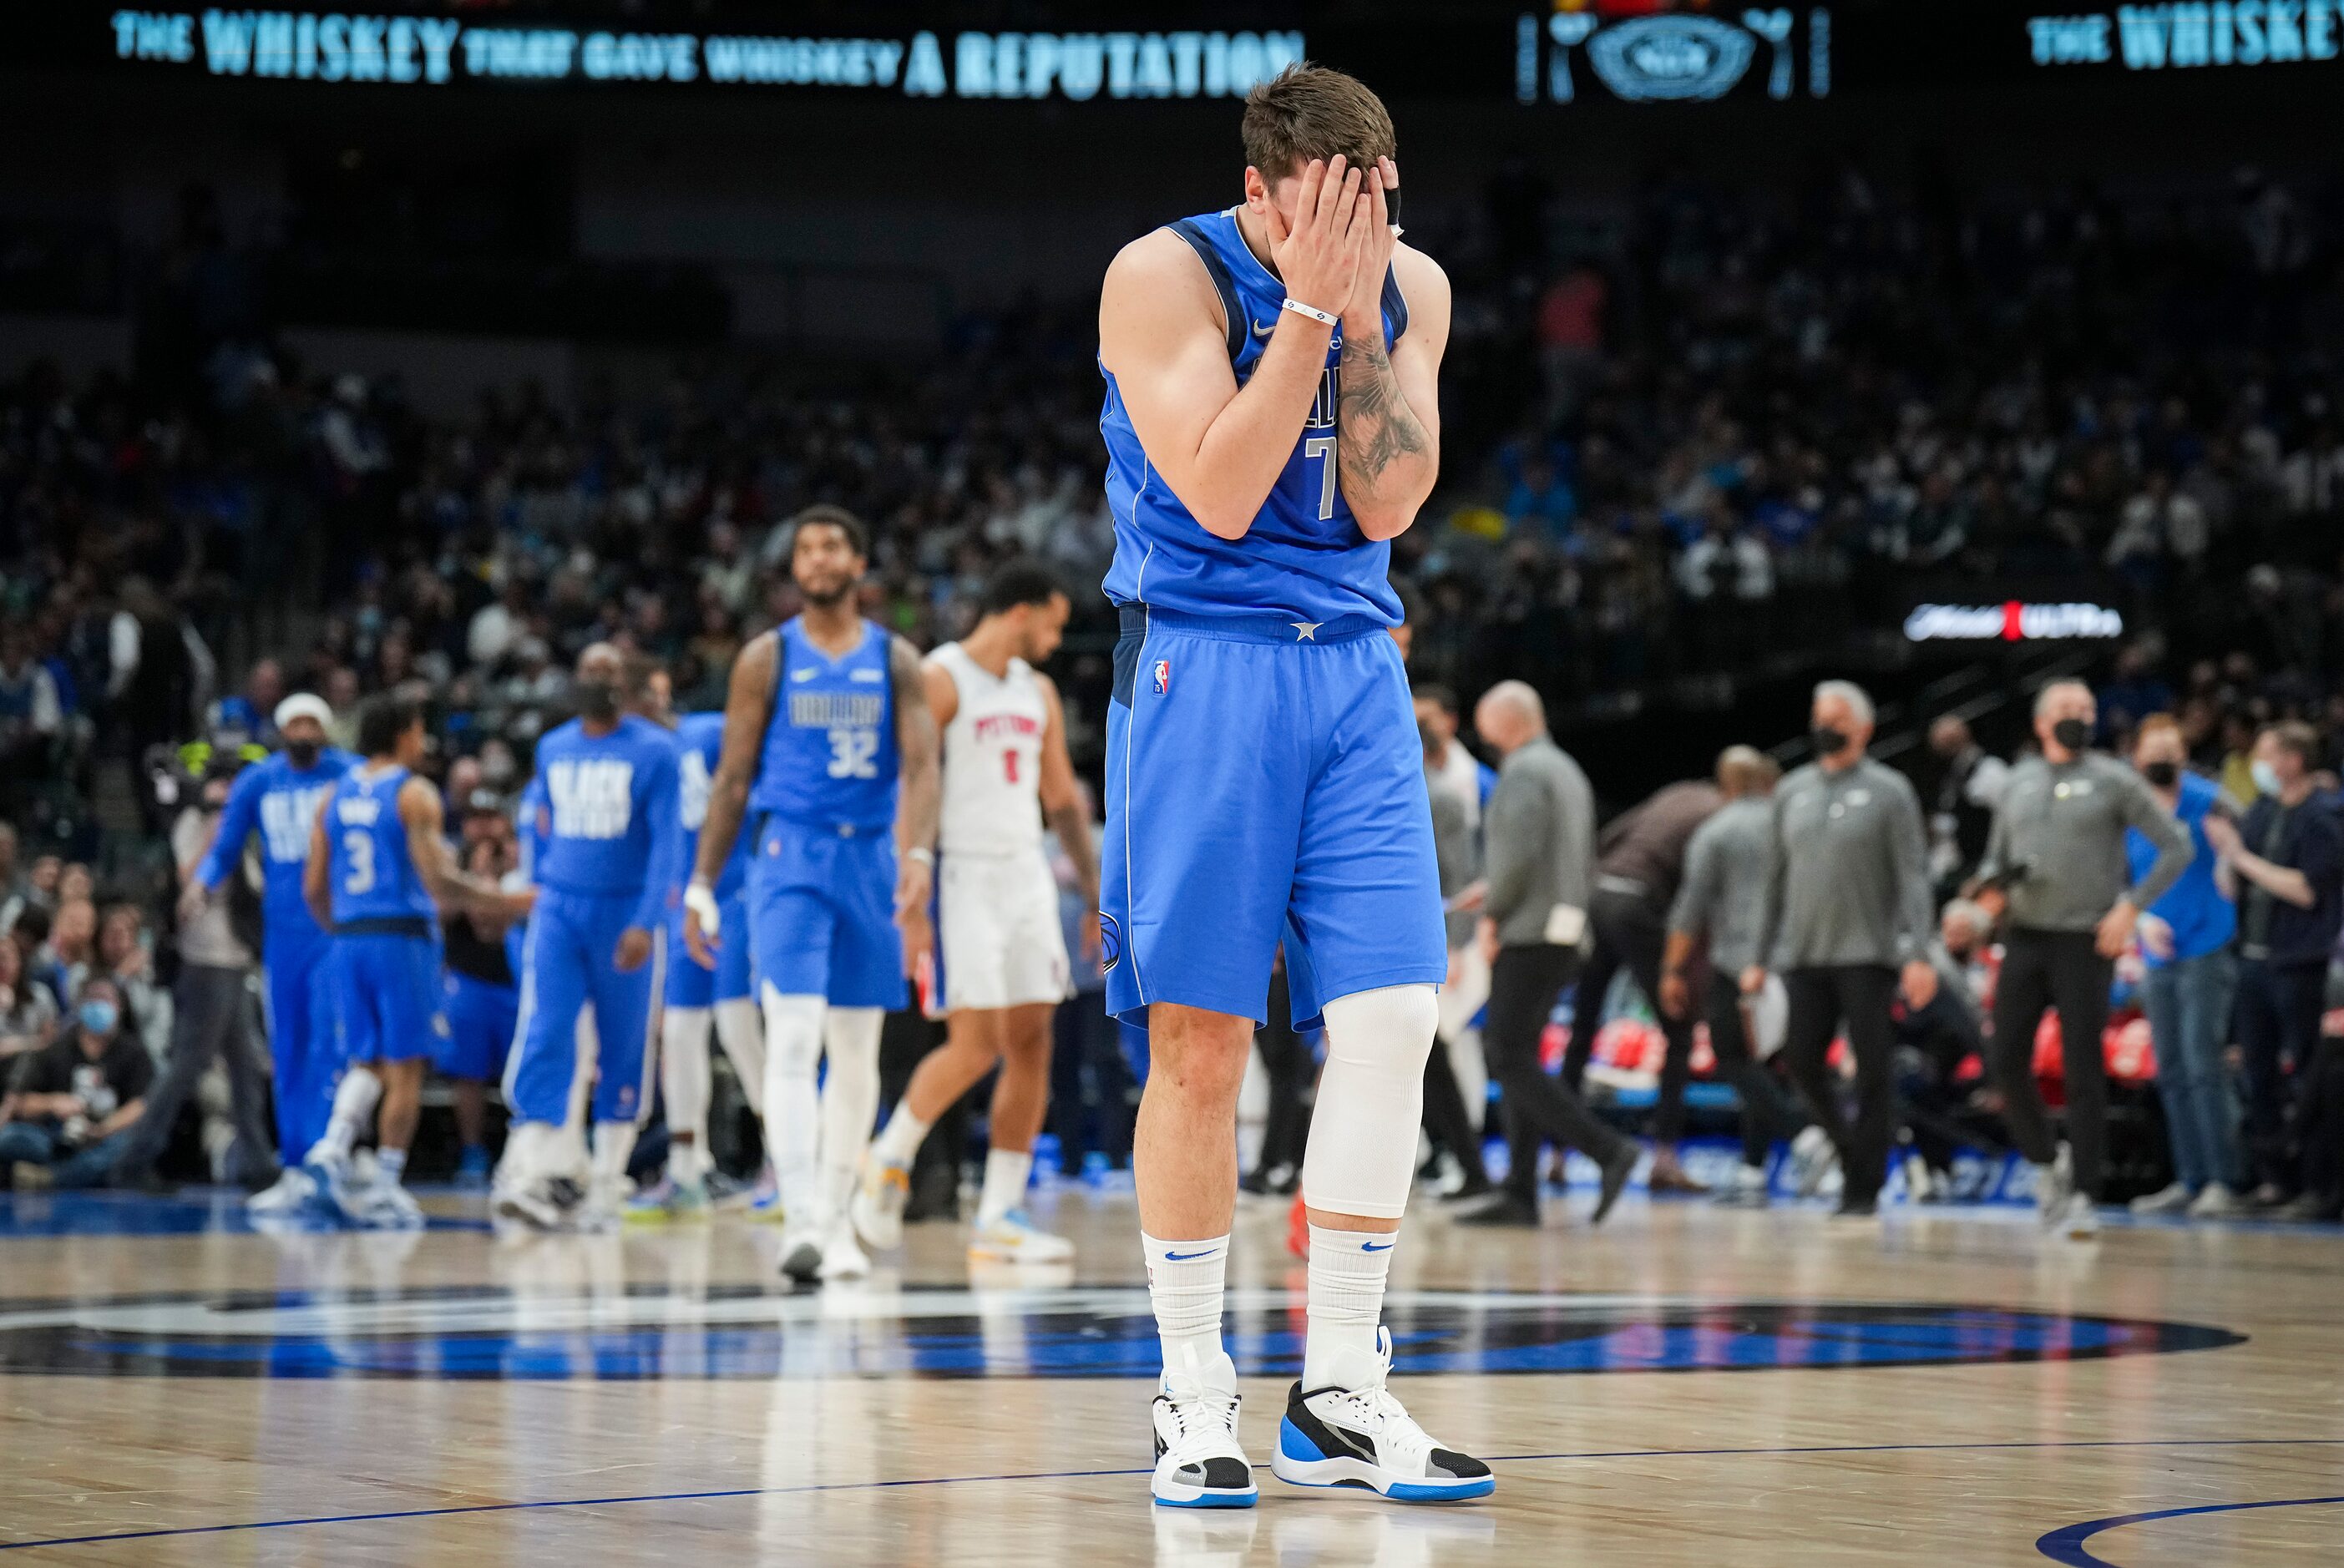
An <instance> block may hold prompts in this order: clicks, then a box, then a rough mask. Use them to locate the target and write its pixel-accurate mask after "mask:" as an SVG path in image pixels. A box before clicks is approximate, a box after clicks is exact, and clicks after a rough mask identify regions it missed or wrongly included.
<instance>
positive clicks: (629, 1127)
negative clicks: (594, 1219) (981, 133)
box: [592, 1121, 636, 1187]
mask: <svg viewBox="0 0 2344 1568" xmlns="http://www.w3.org/2000/svg"><path fill="white" fill-rule="evenodd" d="M635 1131H636V1128H635V1124H634V1123H633V1122H631V1121H598V1122H596V1123H595V1124H594V1155H593V1167H592V1168H593V1172H594V1184H595V1185H596V1186H598V1187H601V1186H606V1185H611V1184H615V1183H617V1182H621V1181H624V1180H625V1179H627V1161H628V1160H629V1159H630V1158H632V1157H633V1155H634V1152H635Z"/></svg>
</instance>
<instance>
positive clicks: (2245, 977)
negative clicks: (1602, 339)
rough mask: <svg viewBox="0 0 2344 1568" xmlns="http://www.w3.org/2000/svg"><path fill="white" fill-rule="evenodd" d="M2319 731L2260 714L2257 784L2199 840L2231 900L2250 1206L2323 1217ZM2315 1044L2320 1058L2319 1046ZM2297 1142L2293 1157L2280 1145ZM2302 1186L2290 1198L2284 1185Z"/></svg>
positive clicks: (2332, 1204)
mask: <svg viewBox="0 0 2344 1568" xmlns="http://www.w3.org/2000/svg"><path fill="white" fill-rule="evenodd" d="M2318 757H2319V736H2318V734H2317V733H2314V731H2313V730H2312V728H2311V726H2310V725H2309V724H2306V723H2294V722H2290V723H2281V724H2272V725H2269V726H2268V727H2267V728H2266V729H2265V730H2264V731H2263V732H2262V733H2261V734H2259V735H2257V736H2256V737H2255V749H2254V754H2253V763H2252V766H2253V768H2254V774H2255V784H2256V785H2257V787H2258V788H2259V789H2260V790H2261V792H2262V793H2261V794H2259V795H2258V797H2257V798H2256V800H2255V804H2253V805H2251V806H2249V807H2248V808H2247V817H2246V820H2245V821H2244V822H2243V823H2239V824H2236V825H2233V824H2231V823H2230V822H2229V821H2228V820H2227V819H2226V818H2221V817H2215V818H2212V819H2210V820H2208V823H2207V824H2206V839H2207V842H2208V843H2209V844H2211V845H2213V846H2214V853H2215V854H2217V855H2220V856H2221V862H2220V864H2219V865H2217V866H2216V867H2215V869H2214V879H2215V881H2216V883H2217V884H2218V885H2220V886H2221V888H2222V890H2223V891H2224V892H2226V893H2229V894H2231V895H2234V896H2236V897H2237V899H2238V959H2239V963H2238V1018H2237V1022H2238V1047H2239V1050H2240V1051H2241V1052H2242V1053H2243V1054H2244V1056H2245V1057H2246V1064H2247V1145H2248V1153H2249V1155H2250V1156H2251V1158H2252V1159H2253V1161H2254V1167H2255V1178H2256V1181H2257V1183H2258V1185H2257V1187H2256V1189H2255V1193H2254V1198H2253V1202H2254V1204H2255V1206H2256V1207H2257V1208H2278V1211H2279V1213H2280V1215H2281V1216H2282V1217H2284V1218H2288V1219H2335V1218H2336V1217H2337V1214H2338V1212H2339V1209H2344V1172H2340V1171H2339V1169H2338V1168H2337V1162H2338V1159H2339V1149H2344V1133H2339V1131H2338V1125H2339V1112H2344V1107H2339V1104H2338V1103H2337V1101H2338V1098H2339V1094H2338V1091H2339V1087H2344V1079H2339V1070H2338V1069H2339V1067H2344V1062H2339V1060H2338V1057H2339V1049H2338V1047H2337V1045H2336V1042H2334V1041H2332V1040H2330V1041H2324V1042H2323V1041H2322V1040H2321V1039H2320V1037H2319V1018H2320V1009H2321V1006H2322V1002H2323V999H2324V995H2325V991H2326V986H2327V976H2328V956H2329V953H2331V952H2332V951H2334V949H2335V946H2336V933H2337V929H2338V926H2339V924H2344V830H2339V826H2338V824H2337V821H2336V816H2335V814H2334V813H2333V811H2332V810H2330V808H2329V805H2328V804H2326V803H2325V802H2323V801H2319V800H2317V799H2315V798H2313V796H2314V786H2313V784H2312V780H2311V772H2312V769H2313V768H2314V767H2316V766H2318V765H2319V764H2318ZM2323 1049H2324V1050H2325V1051H2326V1053H2327V1056H2326V1057H2325V1059H2320V1057H2319V1053H2320V1052H2321V1051H2322V1050H2323ZM2290 1062H2291V1063H2292V1064H2293V1065H2294V1068H2295V1079H2294V1081H2295V1084H2296V1086H2297V1087H2296V1089H2295V1094H2296V1098H2297V1104H2296V1113H2297V1114H2296V1118H2295V1125H2294V1127H2293V1128H2292V1129H2291V1132H2292V1138H2290V1128H2288V1117H2287V1110H2286V1107H2285V1098H2286V1096H2287V1093H2288V1086H2287V1080H2286V1077H2285V1073H2284V1071H2283V1067H2284V1064H2287V1063H2290ZM2290 1141H2293V1142H2295V1143H2298V1144H2299V1146H2300V1151H2301V1166H2300V1169H2299V1168H2298V1164H2297V1158H2296V1157H2295V1155H2294V1154H2293V1153H2292V1152H2291V1151H2290V1149H2289V1143H2290ZM2299 1182H2300V1186H2301V1188H2302V1190H2301V1192H2300V1193H2299V1194H2298V1196H2297V1197H2296V1198H2295V1199H2292V1200H2291V1201H2290V1200H2289V1199H2288V1193H2289V1191H2290V1190H2291V1189H2295V1188H2296V1187H2297V1186H2298V1184H2299Z"/></svg>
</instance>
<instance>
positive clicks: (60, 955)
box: [33, 898, 97, 1011]
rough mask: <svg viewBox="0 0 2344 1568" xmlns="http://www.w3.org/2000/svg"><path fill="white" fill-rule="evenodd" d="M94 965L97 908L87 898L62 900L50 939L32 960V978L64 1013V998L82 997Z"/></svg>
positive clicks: (51, 927)
mask: <svg viewBox="0 0 2344 1568" xmlns="http://www.w3.org/2000/svg"><path fill="white" fill-rule="evenodd" d="M96 961H97V905H95V904H92V903H91V902H90V901H89V900H88V899H86V898H71V899H65V900H62V901H61V902H60V903H59V904H58V905H57V914H56V919H55V920H54V921H53V922H51V923H50V926H49V939H48V941H47V942H46V943H45V945H44V946H42V948H41V951H40V952H39V953H38V954H37V955H35V957H34V959H33V977H34V978H35V979H36V980H38V981H40V982H41V983H42V984H43V985H45V986H47V987H48V988H49V990H50V993H51V994H52V995H53V996H56V1000H57V1007H58V1010H59V1011H63V1010H64V1007H65V1003H66V998H67V997H70V996H79V995H80V994H81V983H82V980H83V977H84V976H86V975H88V973H89V971H90V966H91V965H92V964H94V963H96Z"/></svg>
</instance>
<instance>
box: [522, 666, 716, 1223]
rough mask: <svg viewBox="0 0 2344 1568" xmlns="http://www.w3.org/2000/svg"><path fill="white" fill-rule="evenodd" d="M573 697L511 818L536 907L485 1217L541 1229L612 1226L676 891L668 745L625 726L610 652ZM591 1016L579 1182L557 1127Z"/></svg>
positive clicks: (619, 670)
mask: <svg viewBox="0 0 2344 1568" xmlns="http://www.w3.org/2000/svg"><path fill="white" fill-rule="evenodd" d="M572 691H573V693H574V695H575V696H576V699H577V703H578V717H577V718H575V719H573V720H571V722H570V723H566V724H563V725H562V726H561V728H559V729H557V730H555V731H554V732H553V733H551V734H549V735H547V736H546V737H545V739H543V740H542V741H541V742H539V743H538V747H537V778H536V780H535V781H534V782H533V783H532V784H530V788H529V792H528V797H527V804H525V805H524V810H527V811H529V812H530V813H531V814H532V815H533V816H534V817H535V822H534V824H533V825H532V826H531V828H530V829H529V830H527V832H528V833H529V834H530V835H533V838H534V842H535V843H536V844H537V845H539V846H540V849H539V852H538V853H537V855H536V856H535V858H534V866H533V870H534V874H535V876H536V880H537V884H538V888H539V895H538V901H537V906H536V909H535V911H534V912H533V914H532V916H531V917H530V924H529V935H528V936H527V937H526V938H525V939H524V941H525V945H524V946H523V949H522V956H521V968H522V977H521V1018H520V1028H519V1029H518V1031H517V1034H516V1038H517V1040H518V1042H519V1050H518V1052H517V1054H516V1055H515V1056H514V1057H513V1059H512V1061H511V1062H510V1065H509V1066H508V1067H507V1068H506V1070H505V1098H506V1101H507V1102H508V1103H509V1104H510V1106H511V1108H512V1133H511V1136H510V1138H507V1140H506V1143H505V1152H504V1159H503V1163H502V1164H501V1165H500V1168H499V1170H498V1173H497V1199H496V1202H497V1212H498V1213H499V1214H500V1216H502V1217H504V1218H507V1219H518V1220H520V1221H522V1222H523V1223H525V1224H528V1225H531V1226H534V1227H536V1228H538V1229H561V1228H564V1227H567V1226H568V1225H570V1224H571V1223H572V1221H573V1220H575V1219H580V1218H584V1219H587V1220H588V1221H589V1222H591V1223H594V1224H598V1225H599V1224H601V1223H603V1222H605V1221H615V1220H616V1219H617V1216H618V1204H619V1202H620V1201H621V1199H623V1198H624V1196H625V1192H626V1171H627V1158H628V1156H629V1155H630V1154H631V1153H632V1152H633V1149H634V1143H635V1134H636V1132H637V1131H638V1130H639V1129H640V1128H641V1127H642V1119H643V1118H644V1117H645V1116H647V1115H648V1114H649V1113H650V1109H651V1105H650V1100H651V1072H652V1067H653V1066H654V1065H655V1064H654V1060H653V1057H654V1055H655V1053H654V1052H653V1051H652V1040H651V1028H652V1003H653V999H654V998H655V997H657V996H659V994H660V989H661V985H662V962H663V960H664V943H663V941H662V938H663V936H664V934H665V932H666V930H667V916H668V911H669V908H670V906H671V901H672V898H673V896H674V890H675V888H676V886H677V885H679V884H680V883H682V880H683V878H682V873H681V870H680V869H679V865H678V858H679V856H680V855H681V854H682V843H683V840H682V830H681V829H680V828H678V827H677V825H676V814H677V810H678V799H679V796H678V789H679V784H678V764H677V761H676V747H675V737H674V736H672V735H671V734H669V733H668V732H667V731H665V730H663V729H662V728H660V727H659V726H658V725H657V724H655V723H652V722H651V721H650V720H649V719H644V718H641V717H638V716H636V715H635V714H632V713H627V712H625V710H624V703H625V700H626V698H627V696H628V694H629V693H628V692H627V690H626V664H625V660H624V657H623V656H622V655H621V653H620V652H619V650H618V649H617V648H615V647H613V646H612V645H611V644H610V643H608V642H596V643H594V644H592V645H591V646H590V647H588V648H587V649H586V650H585V651H584V652H581V653H580V654H579V655H578V674H577V682H576V683H575V685H574V686H573V687H572ZM590 1005H591V1007H593V1009H594V1027H595V1033H596V1035H597V1037H598V1038H599V1069H600V1070H599V1077H597V1079H596V1082H595V1086H594V1096H593V1118H594V1145H593V1153H592V1163H591V1178H590V1179H588V1180H586V1181H584V1182H582V1183H581V1180H580V1178H581V1177H582V1176H587V1175H588V1167H587V1158H586V1151H585V1150H583V1149H581V1148H576V1147H574V1145H573V1142H572V1135H570V1134H568V1133H567V1132H566V1131H565V1125H566V1123H567V1122H568V1120H569V1115H570V1098H571V1087H572V1085H573V1083H574V1082H575V1081H576V1079H577V1077H578V1075H579V1071H580V1067H579V1051H578V1037H577V1030H578V1017H579V1015H580V1013H581V1012H582V1011H583V1010H584V1009H585V1008H586V1007H588V1006H590ZM589 1200H591V1201H589ZM581 1202H585V1203H586V1207H585V1208H584V1209H582V1211H581Z"/></svg>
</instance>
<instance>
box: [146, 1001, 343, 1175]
mask: <svg viewBox="0 0 2344 1568" xmlns="http://www.w3.org/2000/svg"><path fill="white" fill-rule="evenodd" d="M250 976H251V971H249V970H248V969H227V968H219V967H216V966H212V965H209V964H183V965H181V966H179V977H178V978H177V980H176V981H174V982H173V983H172V986H171V1006H172V1009H173V1012H172V1018H171V1055H170V1057H169V1059H168V1060H167V1061H166V1062H165V1063H164V1064H163V1076H162V1077H160V1078H158V1079H157V1081H156V1083H155V1086H154V1087H152V1088H150V1089H149V1090H147V1114H146V1115H145V1116H143V1117H140V1118H138V1121H137V1124H136V1126H135V1127H134V1128H131V1131H130V1138H129V1141H128V1143H127V1144H126V1146H125V1147H124V1148H123V1150H122V1158H121V1159H120V1161H119V1163H117V1164H116V1167H115V1170H114V1179H116V1181H134V1180H136V1179H138V1178H140V1177H143V1176H145V1175H146V1174H147V1172H149V1171H151V1170H153V1169H154V1168H155V1162H156V1161H157V1159H159V1158H162V1155H163V1149H164V1148H165V1146H166V1145H167V1144H168V1143H169V1142H170V1141H171V1131H172V1128H173V1127H174V1125H175V1124H177V1121H178V1119H179V1112H180V1110H181V1108H184V1107H185V1106H186V1105H187V1102H188V1101H189V1100H191V1099H193V1098H195V1094H196V1085H197V1082H198V1081H199V1080H200V1079H201V1078H202V1077H203V1076H204V1073H205V1071H206V1070H207V1068H209V1067H210V1066H211V1065H212V1058H213V1057H219V1058H220V1059H221V1060H222V1061H223V1062H225V1063H226V1064H227V1098H228V1114H229V1115H230V1116H231V1117H233V1118H235V1121H236V1144H237V1158H238V1159H240V1160H241V1161H242V1163H243V1168H244V1175H245V1176H246V1177H247V1178H248V1179H251V1178H255V1177H258V1176H260V1175H264V1174H266V1172H267V1168H268V1165H269V1164H270V1163H271V1162H270V1159H269V1156H268V1147H269V1135H268V1099H267V1098H266V1097H267V1092H268V1091H267V1088H266V1087H265V1086H266V1085H267V1083H268V1076H267V1074H266V1073H265V1072H264V1071H263V1070H262V1068H261V1065H260V1063H261V1057H260V1037H259V1034H258V1030H257V1029H256V1028H255V1027H254V1026H255V1024H256V1023H257V1021H258V1020H256V1019H255V1017H253V1004H252V991H251V988H250V986H249V983H248V982H249V980H250ZM284 1152H285V1158H288V1159H298V1158H301V1156H302V1155H303V1154H304V1153H306V1152H307V1151H306V1150H303V1149H298V1148H295V1149H287V1150H286V1151H284Z"/></svg>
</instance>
